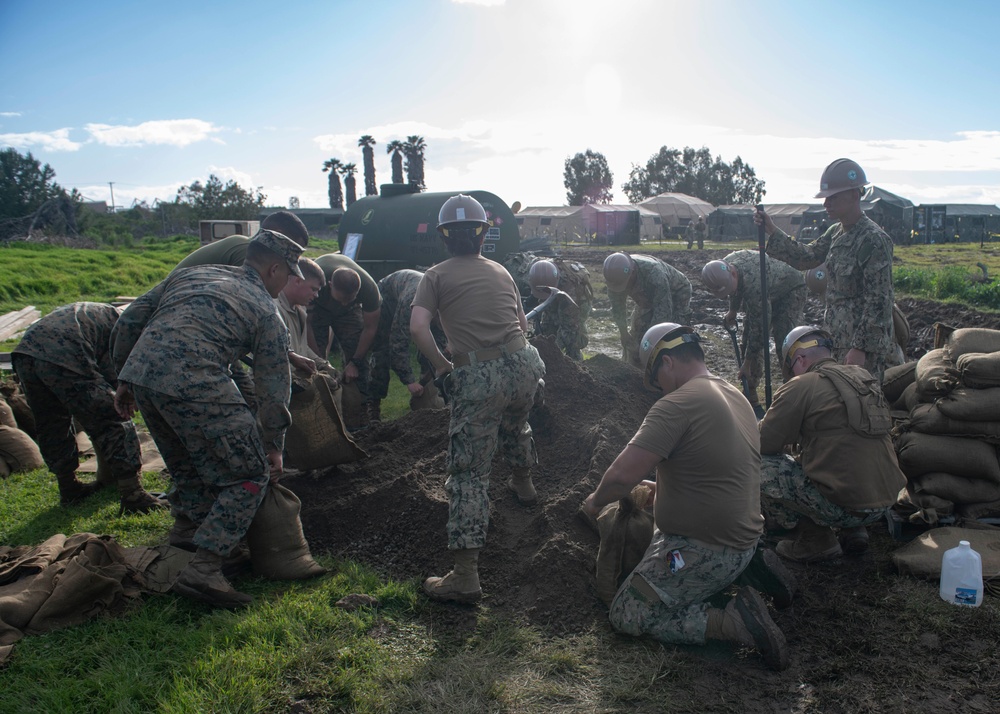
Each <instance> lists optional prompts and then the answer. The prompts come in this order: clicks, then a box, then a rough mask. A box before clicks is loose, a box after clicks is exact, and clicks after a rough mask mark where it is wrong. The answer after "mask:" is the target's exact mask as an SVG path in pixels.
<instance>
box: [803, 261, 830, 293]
mask: <svg viewBox="0 0 1000 714" xmlns="http://www.w3.org/2000/svg"><path fill="white" fill-rule="evenodd" d="M806 286H807V287H808V288H809V290H810V291H811V292H814V293H816V294H817V295H823V294H824V293H826V263H823V265H819V266H817V267H815V268H810V269H809V270H807V271H806Z"/></svg>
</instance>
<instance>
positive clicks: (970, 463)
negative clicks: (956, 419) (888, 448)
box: [896, 431, 1000, 483]
mask: <svg viewBox="0 0 1000 714" xmlns="http://www.w3.org/2000/svg"><path fill="white" fill-rule="evenodd" d="M896 453H897V454H898V456H899V468H901V469H902V470H903V473H905V474H906V475H907V476H909V477H911V478H913V477H916V476H920V475H922V474H928V473H932V472H934V471H943V472H945V473H950V474H954V475H956V476H964V477H965V478H978V479H984V480H986V481H990V482H991V483H1000V463H997V450H996V447H994V446H992V445H991V444H987V443H986V442H984V441H979V440H977V439H965V438H962V437H960V436H941V435H939V434H920V433H918V432H915V431H910V432H907V433H905V434H903V435H902V436H900V437H899V438H898V439H896Z"/></svg>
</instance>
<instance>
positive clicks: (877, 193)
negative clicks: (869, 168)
mask: <svg viewBox="0 0 1000 714" xmlns="http://www.w3.org/2000/svg"><path fill="white" fill-rule="evenodd" d="M861 201H862V207H863V208H864V211H865V213H866V214H867V215H868V217H869V218H871V219H872V220H873V221H875V222H876V223H878V224H879V225H880V226H882V230H884V231H885V232H886V233H888V234H889V236H890V237H891V238H892V242H893V243H908V242H909V239H910V234H911V232H912V230H913V201H910V200H909V199H907V198H903V197H902V196H897V195H896V194H894V193H890V192H889V191H886V190H885V189H884V188H880V187H878V186H876V185H874V184H872V185H871V186H869V187H868V189H867V190H866V191H865V195H864V196H862V197H861ZM866 204H867V205H866Z"/></svg>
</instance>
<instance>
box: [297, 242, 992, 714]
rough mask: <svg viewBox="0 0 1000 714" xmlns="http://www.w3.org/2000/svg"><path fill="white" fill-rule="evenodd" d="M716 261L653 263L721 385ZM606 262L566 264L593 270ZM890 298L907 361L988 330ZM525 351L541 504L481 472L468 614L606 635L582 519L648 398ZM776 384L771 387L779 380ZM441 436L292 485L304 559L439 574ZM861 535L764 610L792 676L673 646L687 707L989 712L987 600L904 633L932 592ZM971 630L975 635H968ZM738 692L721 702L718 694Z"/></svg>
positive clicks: (453, 619)
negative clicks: (699, 336)
mask: <svg viewBox="0 0 1000 714" xmlns="http://www.w3.org/2000/svg"><path fill="white" fill-rule="evenodd" d="M649 252H651V253H653V254H656V251H655V250H653V251H649ZM724 253H725V251H709V250H706V251H697V250H693V251H683V252H670V253H665V254H664V257H665V258H666V259H667V260H669V262H671V263H672V264H674V265H675V266H677V267H678V268H680V269H681V270H683V271H684V272H685V273H686V274H687V275H688V276H689V277H690V278H691V280H692V284H693V286H694V289H695V290H694V298H693V300H692V308H693V312H694V321H695V323H696V324H697V325H698V326H699V329H700V330H702V331H703V332H705V333H708V334H710V335H712V336H713V340H712V346H711V347H710V349H709V350H708V360H709V365H710V368H711V369H712V371H714V372H715V373H717V374H720V375H722V376H725V377H727V378H728V379H730V380H731V381H734V383H735V374H736V365H735V360H734V357H733V351H732V345H731V342H729V338H728V336H727V335H726V334H725V333H724V331H723V330H722V328H721V315H722V314H723V313H724V312H725V311H726V305H725V304H723V302H722V301H720V300H717V299H715V298H713V297H712V296H711V295H709V294H708V293H707V292H706V291H705V290H704V289H702V287H701V283H700V279H699V276H700V271H701V267H702V265H703V264H704V263H705V262H706V261H707V260H711V259H713V258H718V257H722V255H724ZM606 254H607V251H600V252H598V251H579V252H574V253H571V254H569V255H572V257H574V258H575V259H577V260H580V261H582V262H584V263H585V264H586V265H587V266H588V267H589V268H590V269H591V271H592V273H594V274H595V275H600V266H601V263H602V261H603V258H604V257H605V256H606ZM899 302H900V305H901V307H902V308H903V310H904V311H905V312H906V313H907V315H908V317H909V320H910V323H911V333H912V339H911V343H910V346H909V349H908V352H909V356H910V357H911V358H915V357H918V356H919V355H921V354H923V352H925V351H926V350H928V349H930V348H931V347H932V343H933V324H934V322H936V321H941V322H945V323H947V324H949V325H952V326H954V327H969V326H980V327H991V328H997V329H1000V315H993V314H983V313H979V312H976V311H974V310H969V309H965V308H962V307H958V306H944V305H941V304H937V303H933V302H930V301H924V300H912V299H903V300H900V301H899ZM607 309H608V304H607V294H606V292H604V291H603V289H599V290H598V302H597V304H596V306H595V315H600V314H601V311H602V310H603V311H605V313H606V311H607ZM820 311H821V305H820V303H819V302H818V301H817V300H816V299H814V298H810V301H809V306H808V308H807V312H806V317H807V320H808V321H810V322H819V320H820V315H821V312H820ZM534 344H535V346H536V347H537V348H538V350H539V352H540V353H541V355H542V357H543V359H544V360H545V363H546V368H547V374H546V378H545V379H546V385H547V386H546V408H545V409H544V410H543V411H541V412H539V413H537V414H535V416H534V417H533V426H534V427H535V439H536V446H537V450H538V455H539V465H538V467H537V469H536V470H535V473H534V480H535V484H536V486H537V488H538V492H539V496H540V502H539V504H538V505H536V506H533V507H529V508H525V507H521V506H520V505H519V504H518V503H517V501H516V499H515V497H514V495H513V494H512V493H510V492H509V491H507V489H506V482H507V479H508V477H509V475H510V471H509V469H508V467H507V466H506V465H504V464H503V463H502V462H500V461H499V460H497V461H496V462H495V463H494V468H493V476H492V479H491V483H490V498H491V501H492V505H491V523H490V532H489V540H488V545H487V547H486V549H485V550H484V551H483V553H482V555H481V559H480V574H481V579H482V587H483V591H484V593H485V597H484V600H483V603H482V605H481V606H480V607H481V608H489V609H491V610H492V611H494V612H498V613H501V614H502V615H504V616H505V617H509V618H512V619H515V620H519V621H523V622H525V623H528V624H531V625H533V626H535V627H538V628H539V629H541V630H542V631H544V632H547V633H551V634H552V635H564V634H570V633H576V632H582V631H586V630H590V629H593V628H603V629H606V630H608V631H610V627H609V626H608V624H607V611H606V608H605V607H604V606H603V605H602V604H601V602H600V601H599V600H598V598H597V596H596V593H595V590H594V562H595V557H596V554H597V547H598V537H597V535H596V533H595V532H594V531H593V530H591V529H590V527H588V525H587V524H586V523H585V522H584V521H583V520H582V519H581V518H580V517H579V516H578V508H579V505H580V503H581V502H582V500H583V499H584V497H585V496H586V495H587V494H588V493H589V492H590V491H591V490H592V489H593V488H594V486H595V485H596V483H597V481H598V480H599V479H600V476H601V474H602V473H603V472H604V470H605V469H606V468H607V466H608V465H609V464H610V463H611V461H612V460H613V459H614V457H615V456H616V455H617V454H618V452H619V451H620V450H621V449H622V447H623V446H624V445H625V444H626V443H627V441H628V439H629V438H630V437H631V436H632V434H633V433H634V432H635V430H636V428H637V427H638V426H639V424H640V422H641V420H642V418H643V416H644V415H645V413H646V411H647V410H648V408H649V406H650V405H651V404H652V402H653V401H654V400H655V398H656V395H653V394H650V393H647V392H645V391H643V389H642V386H641V382H640V375H639V372H638V370H636V369H634V368H632V367H630V366H628V365H625V364H623V363H622V362H621V361H620V360H618V359H616V358H615V357H612V356H608V355H605V354H598V355H596V356H594V357H592V358H591V359H587V360H586V361H585V362H584V363H583V364H578V363H574V362H572V361H570V360H568V359H566V358H565V357H564V356H563V355H562V354H561V353H560V352H559V351H558V350H557V349H556V348H555V347H554V345H553V344H552V343H551V342H549V341H547V340H544V339H536V340H534ZM774 380H775V381H774V388H775V389H776V388H777V386H778V385H779V384H780V377H778V376H777V373H775V378H774ZM447 431H448V414H447V411H446V410H439V411H423V412H413V413H410V414H407V415H405V416H404V417H402V418H400V419H397V420H394V421H391V422H388V423H384V424H382V425H380V426H378V427H376V428H373V429H371V430H370V431H368V432H367V433H365V434H363V435H362V436H361V438H360V443H361V444H362V446H364V448H365V449H366V450H367V451H368V452H369V453H370V455H371V456H370V458H368V459H366V460H364V461H362V462H358V463H355V464H351V465H345V466H341V467H337V468H335V469H332V470H330V471H328V472H324V473H319V474H317V473H310V474H303V475H300V476H295V477H290V478H288V479H287V481H286V482H287V483H288V485H289V486H290V487H292V488H293V489H294V490H295V491H296V492H297V493H298V494H299V496H300V497H301V498H302V501H303V512H302V518H303V524H304V528H305V532H306V536H307V537H308V539H309V541H310V544H311V546H312V548H313V550H314V551H315V552H320V553H330V554H333V555H336V556H340V557H345V558H351V559H355V560H358V561H361V562H364V563H367V564H369V565H371V566H372V567H374V568H375V569H377V570H378V571H379V572H380V573H382V574H384V575H385V576H388V577H392V578H396V579H409V578H423V577H426V576H427V575H431V574H438V575H441V574H444V572H446V570H447V569H448V568H449V567H450V564H451V560H450V558H449V556H448V553H447V551H446V540H445V534H444V524H445V520H446V517H447V502H446V500H445V495H444V489H443V483H444V478H445V474H444V471H445V456H446V449H447ZM871 531H872V548H871V550H870V551H869V553H867V554H865V555H864V556H861V557H856V558H850V559H848V558H844V559H842V560H839V561H836V562H834V563H832V564H830V565H823V566H812V567H797V568H794V570H795V572H796V573H797V575H798V577H799V579H800V584H801V588H802V589H801V594H800V596H799V598H798V600H797V602H796V603H795V604H794V605H793V606H792V607H791V608H789V609H788V610H785V611H782V612H775V614H774V616H775V620H776V621H777V622H778V624H779V625H780V626H781V627H782V629H783V630H784V632H785V633H786V636H787V638H788V641H789V644H790V646H791V651H792V665H791V667H790V669H789V670H788V671H786V672H784V673H782V674H775V673H771V672H768V671H767V670H765V669H764V668H763V665H762V664H761V662H760V660H759V659H758V658H756V657H754V656H753V655H750V656H737V655H734V654H732V653H731V652H730V651H729V650H728V649H726V648H724V647H723V648H722V649H720V648H719V647H706V648H697V647H692V648H681V651H682V652H683V653H684V656H685V657H690V658H693V659H694V661H695V662H696V663H697V666H696V667H695V668H694V669H693V670H692V671H694V672H696V674H695V676H694V678H693V679H687V680H686V681H685V682H684V683H683V686H684V687H685V689H686V691H687V693H688V694H689V695H690V694H692V693H693V694H694V697H695V698H694V700H695V701H698V700H701V701H703V702H704V707H703V708H701V710H702V711H709V710H712V711H745V712H775V711H799V712H806V711H824V712H825V711H845V712H850V711H862V710H864V711H900V712H903V711H907V712H914V711H919V712H932V711H933V712H937V711H942V710H950V711H970V712H987V711H996V708H997V707H998V706H1000V705H998V704H997V702H998V701H1000V680H998V676H1000V675H998V674H997V671H998V669H1000V654H998V652H997V644H996V641H997V635H998V634H1000V624H998V623H1000V617H998V615H997V607H996V605H995V604H993V603H992V602H988V603H987V606H985V607H982V608H979V610H977V611H974V613H975V617H973V616H972V615H969V614H968V613H969V611H963V612H960V613H955V612H950V611H947V610H944V611H941V612H937V611H936V610H935V609H934V608H937V607H943V608H948V607H949V606H947V605H945V604H944V603H940V602H939V601H938V602H937V603H936V604H933V600H930V601H929V604H928V608H929V610H931V611H932V612H935V613H936V614H934V617H935V618H940V617H945V618H952V619H955V620H956V622H954V623H949V622H947V621H946V622H945V626H947V627H951V626H954V628H955V629H954V630H953V631H954V632H955V633H956V637H955V638H954V639H951V638H947V637H945V638H942V637H941V636H940V635H939V634H936V631H935V630H934V629H933V628H928V630H927V631H926V632H925V631H923V630H922V628H921V627H920V626H919V625H917V626H916V627H915V626H914V623H913V619H912V617H907V618H899V619H898V620H897V619H895V618H894V617H893V608H894V607H898V604H899V598H900V597H903V598H906V597H910V596H911V595H910V594H911V593H913V592H914V590H913V589H914V588H916V590H915V592H916V593H917V595H918V596H919V597H921V598H924V597H929V596H928V593H934V592H936V586H935V585H934V584H931V583H920V582H919V581H916V585H914V581H911V580H910V579H909V578H903V577H901V576H898V575H895V574H894V572H893V568H892V565H891V560H890V553H891V551H892V550H893V549H894V548H895V547H898V546H899V545H901V544H900V543H896V542H894V541H893V540H892V539H891V537H890V536H889V532H888V529H887V528H883V527H882V526H876V527H872V528H871ZM901 593H902V595H901ZM934 597H936V595H935V596H934ZM952 609H953V610H958V608H952ZM431 612H432V615H431V617H432V619H433V620H434V623H433V625H434V627H435V629H436V630H438V631H440V630H442V629H444V628H448V629H451V630H452V631H454V632H456V633H459V634H461V633H462V632H471V631H472V629H473V628H474V627H475V621H476V616H477V610H476V609H475V608H467V607H462V606H448V605H441V606H433V607H432V608H431ZM977 618H978V619H977ZM873 622H874V623H878V624H877V626H873V624H872V623H873ZM937 626H938V627H941V626H942V625H941V623H940V622H938V625H937ZM976 632H981V633H986V635H985V636H984V637H982V638H980V639H977V638H976V635H975V633H976ZM970 637H971V638H972V640H973V641H971V642H970V640H969V638H970ZM624 639H625V638H623V640H624ZM623 646H629V645H628V643H623ZM734 688H735V695H736V696H735V699H734V698H733V697H732V696H730V697H728V699H727V697H724V696H721V695H720V692H731V691H733V690H734ZM722 701H728V702H729V703H728V704H725V705H723V704H720V703H719V702H722ZM667 708H669V707H667ZM685 710H689V709H685Z"/></svg>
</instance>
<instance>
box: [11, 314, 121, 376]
mask: <svg viewBox="0 0 1000 714" xmlns="http://www.w3.org/2000/svg"><path fill="white" fill-rule="evenodd" d="M117 321H118V309H117V308H116V307H115V306H114V305H106V304H104V303H99V302H75V303H73V304H72V305H63V306H62V307H57V308H56V309H55V310H53V311H52V312H50V313H49V314H48V315H46V316H45V317H43V318H42V319H41V320H39V321H38V322H36V323H34V324H33V325H31V327H29V328H28V329H27V330H25V333H24V337H22V338H21V342H20V344H18V346H17V347H15V348H14V350H13V351H12V354H22V355H28V356H29V357H33V358H35V359H37V360H42V361H44V362H51V363H52V364H55V365H58V366H60V367H62V368H63V369H65V370H68V371H70V372H73V373H74V374H79V375H83V376H84V377H87V378H88V379H102V380H104V381H105V382H107V383H108V384H115V382H116V381H117V380H118V377H117V375H116V373H115V367H114V364H112V361H111V330H112V329H113V328H114V326H115V323H116V322H117Z"/></svg>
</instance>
